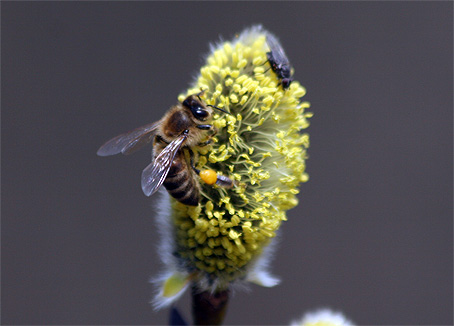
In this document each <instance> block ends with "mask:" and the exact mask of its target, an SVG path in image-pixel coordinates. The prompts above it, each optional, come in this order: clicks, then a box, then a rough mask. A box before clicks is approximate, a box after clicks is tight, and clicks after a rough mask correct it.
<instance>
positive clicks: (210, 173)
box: [199, 170, 218, 185]
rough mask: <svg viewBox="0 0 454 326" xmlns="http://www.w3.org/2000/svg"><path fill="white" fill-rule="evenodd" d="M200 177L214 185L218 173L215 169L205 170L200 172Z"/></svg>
mask: <svg viewBox="0 0 454 326" xmlns="http://www.w3.org/2000/svg"><path fill="white" fill-rule="evenodd" d="M199 176H200V179H202V180H203V182H205V183H206V184H209V185H214V184H215V183H216V181H217V179H218V175H217V174H216V172H215V171H214V170H203V171H200V173H199Z"/></svg>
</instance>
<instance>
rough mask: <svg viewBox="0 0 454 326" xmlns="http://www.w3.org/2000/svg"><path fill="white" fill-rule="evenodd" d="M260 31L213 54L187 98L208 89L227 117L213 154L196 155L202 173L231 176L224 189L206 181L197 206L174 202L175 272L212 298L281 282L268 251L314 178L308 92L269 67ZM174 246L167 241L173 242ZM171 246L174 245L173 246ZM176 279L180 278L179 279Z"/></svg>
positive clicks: (218, 123) (221, 118)
mask: <svg viewBox="0 0 454 326" xmlns="http://www.w3.org/2000/svg"><path fill="white" fill-rule="evenodd" d="M267 35H270V34H269V32H267V31H265V30H264V29H263V28H262V27H260V26H255V27H252V28H250V29H248V30H245V31H244V32H243V33H241V34H240V35H239V36H238V37H236V38H235V39H234V40H233V41H232V42H224V43H220V44H217V45H215V46H212V47H211V48H212V53H211V54H210V55H209V56H208V57H207V59H206V64H205V65H204V66H203V67H202V68H201V69H200V75H199V77H198V79H197V80H196V82H195V83H194V84H193V85H192V87H191V88H190V89H189V90H188V91H187V92H186V93H185V94H181V95H180V96H179V100H180V101H182V100H184V98H185V97H186V96H188V95H190V94H196V93H198V92H200V89H203V90H204V94H203V95H202V96H201V97H202V99H203V100H204V101H205V102H206V103H207V104H211V105H215V106H217V107H219V108H222V109H224V110H226V111H228V112H229V113H230V114H225V113H222V112H218V111H215V112H214V113H213V114H214V119H213V120H212V121H211V123H212V124H213V125H214V127H216V129H217V134H216V135H215V137H213V139H212V140H213V142H212V144H210V145H209V146H204V147H196V148H194V151H195V152H196V154H197V155H196V157H197V161H196V162H195V164H196V167H197V168H198V169H200V170H203V169H211V170H214V171H217V173H218V174H222V175H224V176H228V177H230V178H231V179H233V180H234V181H235V184H236V186H235V187H233V188H232V189H225V188H223V187H218V186H217V185H214V186H211V185H207V184H204V183H203V182H201V183H200V185H201V196H200V197H201V198H200V202H199V205H198V206H193V207H191V206H186V205H183V204H182V203H180V202H178V201H176V200H173V199H170V200H171V212H170V218H171V224H172V228H171V235H168V236H171V237H172V239H173V241H174V242H175V243H174V245H173V246H172V252H171V253H163V254H164V255H165V254H169V255H171V256H172V257H173V258H172V259H171V260H172V262H171V263H169V264H166V265H167V269H168V270H169V271H172V270H173V271H175V272H176V273H179V274H178V275H186V276H184V277H187V278H188V279H189V278H190V279H191V281H192V282H194V283H195V284H196V286H197V287H199V288H200V289H201V290H203V291H217V290H221V289H226V288H228V287H230V286H231V285H232V284H236V283H241V282H244V281H251V282H255V283H258V284H261V285H265V286H272V285H275V284H277V282H278V280H277V279H276V278H274V277H273V276H271V275H270V274H269V273H268V271H267V266H268V261H269V257H270V255H269V254H268V252H270V251H271V250H269V248H271V247H270V246H269V245H270V243H271V241H272V239H273V238H274V237H275V235H276V232H277V231H278V229H279V226H280V224H281V222H282V221H285V220H286V219H287V217H286V211H287V210H288V209H291V208H293V207H295V206H296V205H297V203H298V199H297V197H296V195H297V194H298V192H299V190H298V186H299V184H300V183H301V182H306V181H307V180H308V175H307V173H306V172H305V167H306V164H305V161H306V158H307V153H306V150H307V148H308V147H309V135H308V134H307V133H304V132H302V130H303V129H305V128H307V127H308V126H309V122H308V118H310V117H311V114H310V113H307V112H305V110H306V109H307V108H309V106H310V105H309V103H308V102H301V100H300V99H301V97H303V96H304V95H305V93H306V90H305V89H304V88H303V87H302V86H301V85H300V84H299V82H298V81H296V80H295V81H293V82H292V83H291V85H290V86H289V88H288V89H286V90H284V89H283V88H282V85H280V82H279V79H278V77H277V76H276V74H275V72H273V71H272V70H271V69H269V63H268V59H267V52H268V51H269V47H268V45H267V42H266V37H267ZM166 241H167V242H168V239H166ZM167 247H169V246H167ZM170 274H172V273H170Z"/></svg>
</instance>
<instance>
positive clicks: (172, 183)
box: [164, 151, 199, 206]
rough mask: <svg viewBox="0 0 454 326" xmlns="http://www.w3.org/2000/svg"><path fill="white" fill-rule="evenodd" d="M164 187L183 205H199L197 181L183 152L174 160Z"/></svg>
mask: <svg viewBox="0 0 454 326" xmlns="http://www.w3.org/2000/svg"><path fill="white" fill-rule="evenodd" d="M164 187H166V189H167V191H168V192H169V194H170V195H171V196H172V197H173V198H175V199H176V200H178V201H179V202H181V203H182V204H185V205H189V206H197V205H198V204H199V189H198V184H197V180H196V179H195V178H194V176H193V175H192V169H191V167H189V166H188V164H187V163H186V160H185V158H184V154H183V152H182V151H180V152H179V153H178V154H177V156H176V157H175V159H174V160H173V163H172V166H171V167H170V170H169V174H168V175H167V177H166V179H165V181H164Z"/></svg>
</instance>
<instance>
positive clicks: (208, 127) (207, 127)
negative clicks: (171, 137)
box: [197, 125, 213, 130]
mask: <svg viewBox="0 0 454 326" xmlns="http://www.w3.org/2000/svg"><path fill="white" fill-rule="evenodd" d="M197 128H199V129H201V130H211V129H212V128H213V125H197Z"/></svg>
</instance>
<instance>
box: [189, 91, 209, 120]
mask: <svg viewBox="0 0 454 326" xmlns="http://www.w3.org/2000/svg"><path fill="white" fill-rule="evenodd" d="M183 105H184V106H185V107H187V108H189V109H190V110H191V112H192V114H193V115H194V117H195V118H196V119H197V120H200V121H205V120H206V119H207V118H208V117H209V116H210V113H209V112H208V111H207V110H206V109H205V108H204V107H203V106H202V105H201V104H200V102H199V101H197V100H195V99H194V98H192V97H188V98H187V99H185V100H184V101H183Z"/></svg>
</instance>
